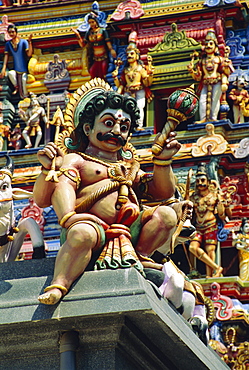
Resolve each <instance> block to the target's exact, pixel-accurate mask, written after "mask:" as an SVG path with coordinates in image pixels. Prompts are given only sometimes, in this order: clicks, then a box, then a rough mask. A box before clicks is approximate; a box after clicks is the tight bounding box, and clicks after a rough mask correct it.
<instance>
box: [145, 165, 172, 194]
mask: <svg viewBox="0 0 249 370" xmlns="http://www.w3.org/2000/svg"><path fill="white" fill-rule="evenodd" d="M148 187H149V193H150V194H151V195H152V196H153V197H154V198H155V200H159V199H168V198H171V197H173V195H174V193H175V178H174V174H173V171H172V168H171V166H165V167H162V166H157V165H154V171H153V180H152V181H150V182H149V184H148Z"/></svg>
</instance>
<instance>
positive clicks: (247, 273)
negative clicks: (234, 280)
mask: <svg viewBox="0 0 249 370" xmlns="http://www.w3.org/2000/svg"><path fill="white" fill-rule="evenodd" d="M232 239H233V246H235V247H236V248H237V249H238V255H239V277H240V278H241V280H243V281H246V280H249V221H248V219H247V218H246V217H243V218H242V223H241V227H240V230H239V233H236V234H235V232H234V231H232Z"/></svg>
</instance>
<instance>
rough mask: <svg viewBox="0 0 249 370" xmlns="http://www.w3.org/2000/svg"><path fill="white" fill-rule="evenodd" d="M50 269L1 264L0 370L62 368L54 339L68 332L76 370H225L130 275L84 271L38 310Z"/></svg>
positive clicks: (155, 294)
mask: <svg viewBox="0 0 249 370" xmlns="http://www.w3.org/2000/svg"><path fill="white" fill-rule="evenodd" d="M53 266H54V259H52V258H51V259H44V260H28V261H22V262H10V263H4V264H2V265H1V273H0V277H1V281H0V309H1V311H0V312H1V315H0V336H1V346H0V358H1V361H0V369H4V370H26V369H35V370H44V369H46V370H50V369H51V370H52V369H53V370H55V369H60V368H62V367H60V353H59V342H60V338H61V335H62V333H64V332H67V331H72V330H73V331H76V332H77V333H79V346H78V349H77V351H76V368H77V370H79V369H84V370H87V369H89V370H90V369H91V370H93V369H96V370H100V369H101V370H105V369H106V370H112V369H117V370H133V369H134V370H135V369H136V370H137V369H141V370H146V369H148V370H153V369H155V370H160V369H165V370H175V369H184V370H188V369H189V370H204V369H206V370H207V369H212V370H222V369H224V370H225V369H228V367H227V366H226V365H225V363H223V362H222V361H221V360H220V358H219V357H218V356H217V355H216V354H215V353H214V351H213V350H212V349H211V348H209V347H206V346H204V344H203V343H202V342H201V341H200V340H199V339H198V338H197V337H196V335H195V334H194V333H193V332H192V330H191V329H190V328H189V326H188V324H187V323H186V321H185V320H184V319H183V318H182V317H181V316H180V315H179V314H178V313H177V312H175V311H174V310H173V309H172V307H170V305H169V304H168V302H167V301H166V300H165V299H163V298H162V297H161V295H160V293H159V291H158V289H157V288H156V287H155V286H153V284H151V283H150V282H148V281H147V280H145V279H144V278H143V277H142V276H141V275H140V274H139V273H138V272H137V271H136V270H135V269H133V268H131V269H125V270H115V271H113V270H112V271H111V270H104V271H89V272H85V273H84V274H83V275H82V277H81V278H80V279H78V281H77V282H76V283H75V284H74V286H73V287H72V289H71V290H70V292H69V293H68V294H67V295H66V296H65V297H64V298H63V300H62V301H61V302H60V303H59V304H57V305H55V306H46V305H42V304H39V302H38V301H37V296H38V295H39V294H40V293H41V292H43V289H44V288H45V287H46V286H48V285H49V284H50V282H51V279H52V273H53ZM68 370H71V369H69V368H68Z"/></svg>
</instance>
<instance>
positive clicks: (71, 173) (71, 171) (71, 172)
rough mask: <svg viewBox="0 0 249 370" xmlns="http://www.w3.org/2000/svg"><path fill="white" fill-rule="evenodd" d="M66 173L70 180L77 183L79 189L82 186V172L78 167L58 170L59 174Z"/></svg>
mask: <svg viewBox="0 0 249 370" xmlns="http://www.w3.org/2000/svg"><path fill="white" fill-rule="evenodd" d="M61 175H65V176H66V177H68V178H69V179H70V180H72V181H73V182H75V183H76V186H77V189H78V187H79V186H80V181H81V178H80V174H79V171H78V170H76V168H60V169H59V171H58V176H61Z"/></svg>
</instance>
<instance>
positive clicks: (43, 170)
mask: <svg viewBox="0 0 249 370" xmlns="http://www.w3.org/2000/svg"><path fill="white" fill-rule="evenodd" d="M49 171H50V170H47V168H45V167H43V166H42V170H41V172H42V173H43V174H44V175H48V173H49Z"/></svg>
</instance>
